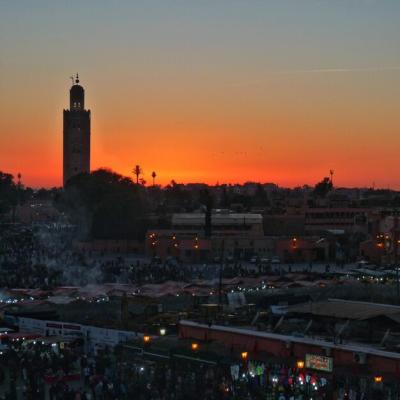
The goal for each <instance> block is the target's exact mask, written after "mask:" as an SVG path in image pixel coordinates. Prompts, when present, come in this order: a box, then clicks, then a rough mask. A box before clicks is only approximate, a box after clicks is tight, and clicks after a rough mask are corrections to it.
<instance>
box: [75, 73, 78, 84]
mask: <svg viewBox="0 0 400 400" xmlns="http://www.w3.org/2000/svg"><path fill="white" fill-rule="evenodd" d="M75 83H76V84H78V83H79V75H78V73H76V79H75Z"/></svg>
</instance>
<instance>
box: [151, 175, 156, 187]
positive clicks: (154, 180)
mask: <svg viewBox="0 0 400 400" xmlns="http://www.w3.org/2000/svg"><path fill="white" fill-rule="evenodd" d="M151 177H152V178H153V186H155V184H156V177H157V174H156V172H155V171H153V172H152V173H151Z"/></svg>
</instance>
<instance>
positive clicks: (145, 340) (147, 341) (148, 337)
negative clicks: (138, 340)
mask: <svg viewBox="0 0 400 400" xmlns="http://www.w3.org/2000/svg"><path fill="white" fill-rule="evenodd" d="M143 342H145V343H149V342H150V336H148V335H144V336H143Z"/></svg>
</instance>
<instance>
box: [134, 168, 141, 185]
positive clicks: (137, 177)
mask: <svg viewBox="0 0 400 400" xmlns="http://www.w3.org/2000/svg"><path fill="white" fill-rule="evenodd" d="M132 172H133V174H134V175H136V184H137V185H139V176H140V174H141V173H142V172H143V171H142V167H141V166H140V165H136V166H135V168H134V169H133V170H132Z"/></svg>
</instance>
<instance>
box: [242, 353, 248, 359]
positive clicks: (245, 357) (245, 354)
mask: <svg viewBox="0 0 400 400" xmlns="http://www.w3.org/2000/svg"><path fill="white" fill-rule="evenodd" d="M248 356H249V353H248V352H247V351H243V352H242V354H241V357H242V360H247V357H248Z"/></svg>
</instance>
